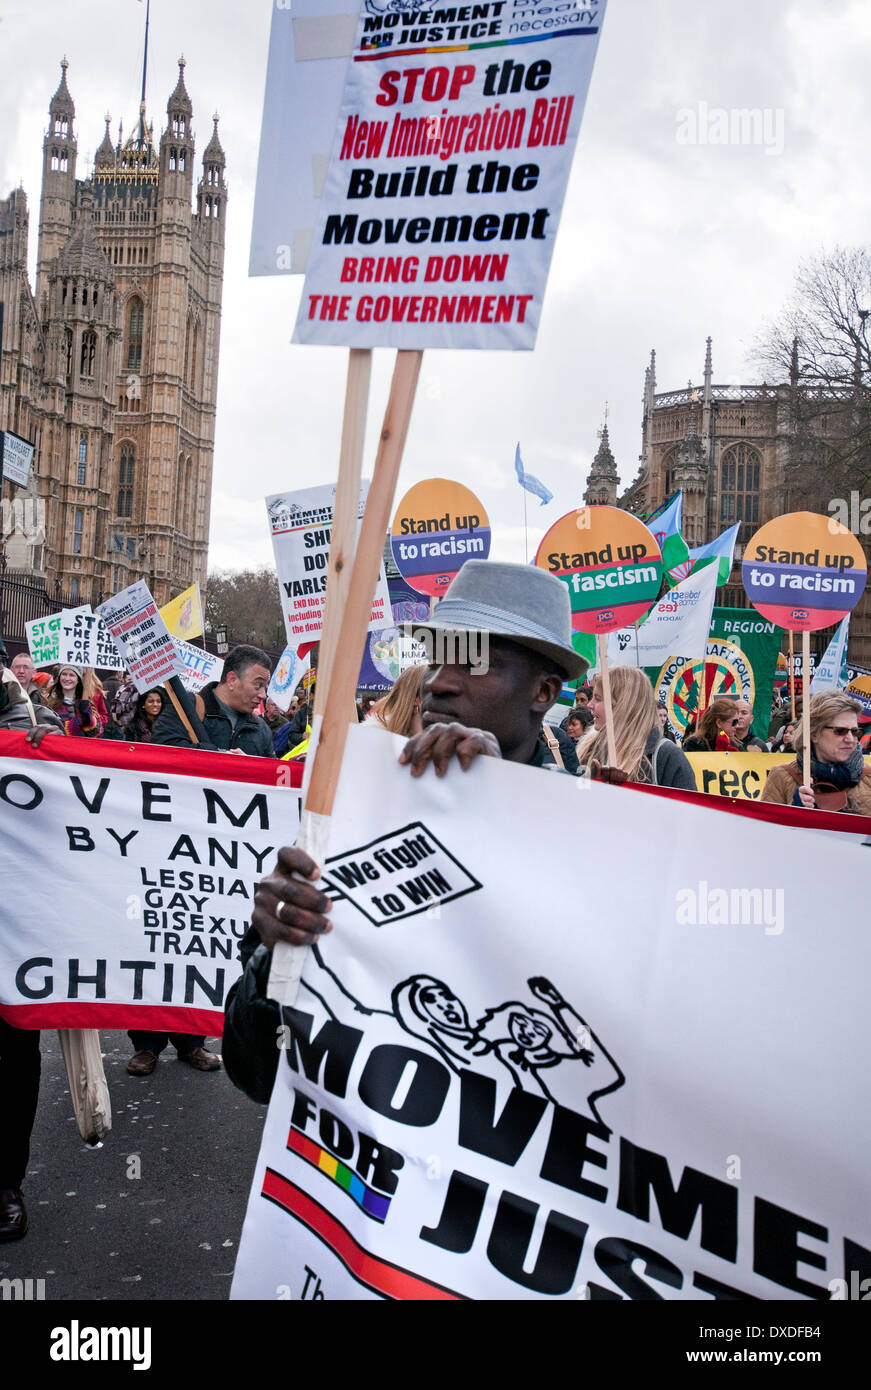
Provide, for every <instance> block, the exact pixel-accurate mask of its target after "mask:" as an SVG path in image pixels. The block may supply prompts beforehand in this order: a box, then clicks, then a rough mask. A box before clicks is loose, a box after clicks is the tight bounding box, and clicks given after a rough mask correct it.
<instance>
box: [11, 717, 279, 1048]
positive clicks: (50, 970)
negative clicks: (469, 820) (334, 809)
mask: <svg viewBox="0 0 871 1390" xmlns="http://www.w3.org/2000/svg"><path fill="white" fill-rule="evenodd" d="M300 780H301V772H300V770H299V769H298V768H291V767H290V766H289V765H288V764H284V763H281V764H277V763H275V762H273V761H272V759H270V758H234V757H231V756H230V755H229V754H226V753H201V752H197V751H195V750H193V749H192V750H184V749H180V748H162V747H158V746H152V745H150V744H143V743H120V742H114V741H113V742H111V743H101V742H99V741H97V740H94V741H90V740H87V739H71V738H62V737H56V736H54V735H50V736H49V737H47V738H45V739H43V741H42V743H41V744H40V747H39V749H38V750H34V749H33V748H32V747H31V746H30V745H29V744H28V743H26V742H25V738H24V735H23V734H13V733H0V882H2V883H3V884H4V894H5V898H6V903H5V907H4V911H3V914H2V923H0V1017H3V1018H5V1019H6V1020H7V1021H8V1022H9V1023H12V1024H14V1025H16V1026H17V1027H20V1028H99V1027H105V1028H145V1029H151V1028H156V1029H162V1030H169V1031H178V1032H190V1033H208V1034H210V1035H212V1036H214V1035H217V1034H220V1033H221V1032H222V1030H223V1020H224V1014H223V1008H224V1000H225V998H226V996H227V991H228V990H229V988H230V986H231V984H232V983H233V981H234V980H235V979H236V978H237V977H238V975H239V970H240V966H239V959H238V956H239V943H240V941H241V940H242V937H243V936H244V934H245V930H246V928H247V926H248V922H249V920H250V917H251V907H252V900H253V896H254V888H255V885H256V884H257V882H258V880H259V879H260V878H262V877H263V876H264V874H266V873H268V872H269V869H270V867H271V864H272V862H273V861H274V859H275V854H276V850H277V848H278V847H279V846H280V845H283V844H292V843H293V841H294V840H295V838H296V834H297V829H298V825H299V800H298V795H297V792H296V790H295V789H294V788H295V787H296V786H297V785H298V784H299V782H300Z"/></svg>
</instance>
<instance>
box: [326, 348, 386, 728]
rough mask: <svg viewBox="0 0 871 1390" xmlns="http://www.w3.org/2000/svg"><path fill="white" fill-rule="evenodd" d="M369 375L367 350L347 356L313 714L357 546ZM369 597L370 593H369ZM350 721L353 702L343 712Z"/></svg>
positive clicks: (331, 653)
mask: <svg viewBox="0 0 871 1390" xmlns="http://www.w3.org/2000/svg"><path fill="white" fill-rule="evenodd" d="M371 376H372V349H371V348H351V349H350V351H349V353H348V380H347V384H346V387H345V414H344V419H343V421H342V444H341V449H340V452H339V477H338V481H337V483H336V498H335V502H334V503H333V524H332V528H331V535H330V556H329V560H328V562H327V594H326V600H325V603H324V621H323V628H322V631H321V638H320V650H319V652H318V676H317V684H316V686H315V704H314V713H315V714H316V715H323V713H324V708H325V706H326V701H327V692H328V690H329V688H330V680H331V676H332V670H333V660H334V658H335V654H336V643H337V641H338V637H339V629H340V627H341V624H342V616H343V614H344V611H345V603H346V601H347V597H348V590H349V588H350V584H351V568H352V565H353V562H354V550H355V548H356V545H357V512H358V509H359V506H360V475H361V472H362V468H363V443H364V439H365V435H366V415H367V412H368V408H369V382H370V380H371ZM373 592H374V590H373ZM348 718H349V720H351V721H353V718H354V698H353V694H352V697H351V703H350V706H349V708H348Z"/></svg>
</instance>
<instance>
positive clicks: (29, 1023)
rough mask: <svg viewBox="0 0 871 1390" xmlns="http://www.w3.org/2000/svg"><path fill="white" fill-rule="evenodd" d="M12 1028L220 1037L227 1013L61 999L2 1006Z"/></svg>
mask: <svg viewBox="0 0 871 1390" xmlns="http://www.w3.org/2000/svg"><path fill="white" fill-rule="evenodd" d="M0 1018H5V1020H6V1022H7V1023H11V1024H12V1027H13V1028H139V1029H141V1030H142V1031H143V1032H149V1033H150V1032H158V1033H195V1034H197V1033H202V1034H204V1035H205V1036H206V1037H208V1038H220V1037H221V1035H222V1033H223V1032H224V1014H223V1010H221V1011H220V1012H218V1011H215V1010H213V1009H186V1008H183V1007H181V1006H178V1005H171V1004H166V1005H163V1004H100V1003H89V1002H88V1001H87V1000H84V999H80V1000H65V999H60V1000H57V1001H52V1002H51V1003H46V1004H0Z"/></svg>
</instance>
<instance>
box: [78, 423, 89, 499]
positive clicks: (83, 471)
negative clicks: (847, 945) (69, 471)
mask: <svg viewBox="0 0 871 1390" xmlns="http://www.w3.org/2000/svg"><path fill="white" fill-rule="evenodd" d="M87 475H88V436H87V435H86V434H85V431H84V430H82V432H81V434H80V435H79V466H78V471H77V473H76V483H77V484H78V486H79V487H84V485H85V480H86V478H87Z"/></svg>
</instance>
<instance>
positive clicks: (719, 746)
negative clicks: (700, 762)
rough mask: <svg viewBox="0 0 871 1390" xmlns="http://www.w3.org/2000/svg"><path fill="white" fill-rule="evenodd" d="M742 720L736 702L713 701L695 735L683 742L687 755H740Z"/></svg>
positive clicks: (720, 699)
mask: <svg viewBox="0 0 871 1390" xmlns="http://www.w3.org/2000/svg"><path fill="white" fill-rule="evenodd" d="M739 723H740V719H739V717H738V715H737V713H736V711H735V701H734V700H729V699H726V698H719V699H716V700H712V701H711V703H710V704H709V705H708V708H707V709H706V710H705V712H704V714H703V715H702V717H701V719H700V720H699V723H698V727H697V729H696V731H695V733H692V734H690V735H689V737H688V738H685V739H684V741H683V751H684V752H685V753H740V752H741V751H742V750H741V748H740V746H739V744H738V742H737V738H736V735H737V730H738V725H739Z"/></svg>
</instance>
